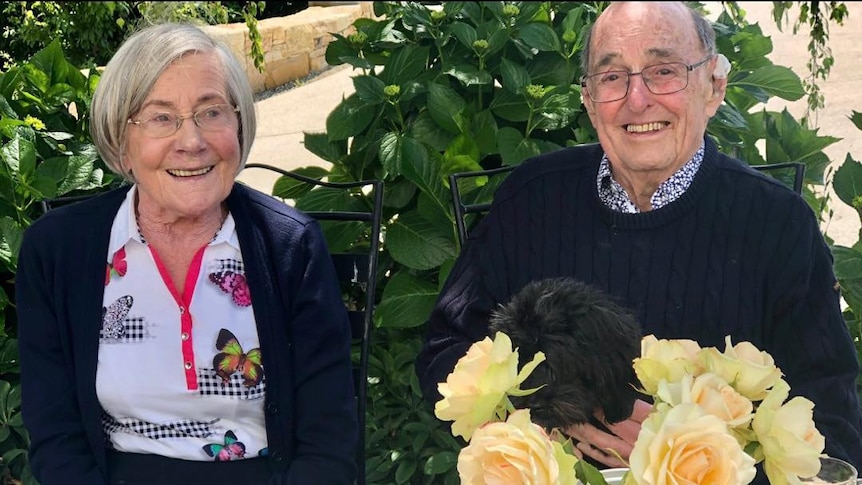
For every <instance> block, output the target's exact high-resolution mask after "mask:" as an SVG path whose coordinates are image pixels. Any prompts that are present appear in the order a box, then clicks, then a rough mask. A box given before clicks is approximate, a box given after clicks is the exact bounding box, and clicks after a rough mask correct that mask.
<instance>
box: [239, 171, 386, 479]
mask: <svg viewBox="0 0 862 485" xmlns="http://www.w3.org/2000/svg"><path fill="white" fill-rule="evenodd" d="M250 169H262V170H270V171H273V172H276V173H278V174H280V175H281V177H280V178H279V179H278V180H277V181H276V183H275V188H276V189H277V190H275V192H276V193H277V195H276V197H278V198H281V199H282V200H285V202H287V200H293V201H295V200H296V199H297V198H298V197H300V196H301V195H306V194H309V193H311V192H312V191H318V192H319V193H320V195H321V196H320V197H319V200H318V201H317V202H315V203H312V204H311V206H308V207H306V206H297V208H299V209H300V210H302V211H303V212H304V213H306V214H308V215H309V216H311V217H314V218H315V219H317V220H318V221H320V224H321V228H322V229H323V231H324V234H325V235H326V236H327V240H328V241H329V243H330V251H331V253H332V262H333V264H334V265H335V271H336V273H337V275H338V280H339V282H340V283H341V289H342V293H343V294H344V295H345V297H346V298H345V300H346V301H345V305H346V306H347V310H348V311H347V313H348V317H349V319H350V327H351V333H352V335H353V341H354V366H353V379H354V383H355V385H356V389H355V392H356V405H357V414H358V418H359V429H360V433H359V446H358V447H357V453H356V462H357V466H358V474H357V477H358V478H357V482H356V483H357V484H359V485H364V484H365V421H366V419H365V415H366V407H367V390H368V356H369V352H370V342H371V329H372V326H373V324H374V307H375V293H376V282H377V278H376V275H377V261H378V256H379V252H380V227H381V219H382V215H383V181H382V180H362V181H357V182H324V181H321V180H318V179H315V178H312V177H307V176H305V175H302V174H299V173H294V172H291V171H288V170H284V169H282V168H279V167H275V166H272V165H267V164H263V163H249V164H247V165H246V166H245V169H244V170H250ZM369 187H370V188H371V194H370V195H367V196H366V195H362V196H361V197H360V192H361V189H363V188H369ZM279 195H281V196H283V197H279ZM345 195H347V197H349V198H350V199H353V200H348V199H346V198H345V197H344V196H345ZM312 198H314V197H312ZM359 199H362V200H365V201H370V205H369V204H367V203H365V202H358V203H357V200H359ZM333 201H335V202H336V203H337V204H341V205H344V206H348V209H349V210H336V209H332V203H333ZM363 208H365V209H367V210H359V209H363ZM357 222H358V223H360V224H359V226H360V227H359V228H357V226H356V225H354V223H357ZM357 234H358V235H359V236H358V237H359V238H361V239H362V240H363V241H367V248H365V247H364V246H363V249H367V250H365V251H364V252H362V253H357V252H344V250H343V249H344V248H345V247H346V246H349V245H351V244H352V243H355V242H356V237H355V236H356V235H357Z"/></svg>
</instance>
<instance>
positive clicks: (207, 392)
mask: <svg viewBox="0 0 862 485" xmlns="http://www.w3.org/2000/svg"><path fill="white" fill-rule="evenodd" d="M198 393H199V394H201V395H203V396H227V397H233V398H236V399H240V400H243V401H251V400H254V399H260V398H262V397H264V395H265V394H266V378H263V379H261V381H260V383H259V384H258V385H256V386H254V387H246V386H245V384H243V377H242V375H241V374H240V373H239V372H234V373H233V374H231V375H230V380H229V381H228V382H227V383H225V382H224V381H223V380H222V378H221V377H219V376H218V375H216V371H215V369H198Z"/></svg>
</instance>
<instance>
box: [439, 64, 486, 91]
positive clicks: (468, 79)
mask: <svg viewBox="0 0 862 485" xmlns="http://www.w3.org/2000/svg"><path fill="white" fill-rule="evenodd" d="M443 73H444V74H448V75H450V76H452V77H454V78H455V79H457V80H458V81H460V82H461V84H463V85H464V86H466V87H469V86H476V85H486V84H491V83H492V82H494V79H493V78H491V74H490V73H488V71H480V70H478V69H477V68H476V66H473V65H470V64H459V65H457V66H452V67H450V68H449V69H447V70H445V71H443Z"/></svg>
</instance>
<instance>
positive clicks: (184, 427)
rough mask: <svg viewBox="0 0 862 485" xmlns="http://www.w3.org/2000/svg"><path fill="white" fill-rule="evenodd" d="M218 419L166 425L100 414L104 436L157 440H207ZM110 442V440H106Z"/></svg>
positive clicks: (177, 422) (183, 420)
mask: <svg viewBox="0 0 862 485" xmlns="http://www.w3.org/2000/svg"><path fill="white" fill-rule="evenodd" d="M218 421H219V420H218V419H213V420H211V421H192V420H187V419H182V420H176V421H171V422H167V423H161V424H158V423H150V422H147V421H141V420H139V419H133V418H122V419H116V418H114V417H113V416H111V415H110V414H108V413H105V412H103V413H102V429H103V430H104V431H105V435H106V436H110V434H111V433H115V432H122V433H131V434H136V435H140V436H143V437H145V438H149V439H153V440H158V439H162V438H207V437H209V436H210V435H212V434H213V433H214V431H213V429H212V425H213V424H215V423H216V422H218ZM108 442H110V439H109V440H108Z"/></svg>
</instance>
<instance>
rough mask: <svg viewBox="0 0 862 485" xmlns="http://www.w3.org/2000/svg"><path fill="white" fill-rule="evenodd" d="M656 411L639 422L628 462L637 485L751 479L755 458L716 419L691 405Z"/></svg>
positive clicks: (740, 483) (719, 484) (733, 483)
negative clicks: (640, 424)
mask: <svg viewBox="0 0 862 485" xmlns="http://www.w3.org/2000/svg"><path fill="white" fill-rule="evenodd" d="M657 408H658V411H657V412H653V413H652V414H651V415H650V416H649V417H648V418H647V419H646V420H645V421H644V422H643V426H642V428H641V431H640V434H638V439H637V441H636V442H635V445H634V449H633V450H632V453H631V456H630V457H629V465H630V467H631V473H630V475H631V479H633V480H634V481H635V482H636V483H637V484H638V485H672V484H678V483H708V484H710V485H745V484H747V483H749V482H751V480H753V479H754V475H755V473H756V472H755V469H754V458H752V457H750V456H749V455H747V454H746V453H745V451H743V449H742V446H740V444H739V443H738V442H737V440H736V439H735V438H734V437H733V435H732V434H731V433H730V432H729V431H728V428H727V425H725V424H724V422H722V421H721V420H720V419H719V418H717V417H715V416H713V415H711V414H707V413H706V412H705V411H704V410H703V409H702V408H701V407H700V406H698V405H696V404H693V403H684V404H679V405H677V406H674V407H671V406H669V405H667V404H660V405H659V406H658V407H657Z"/></svg>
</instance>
